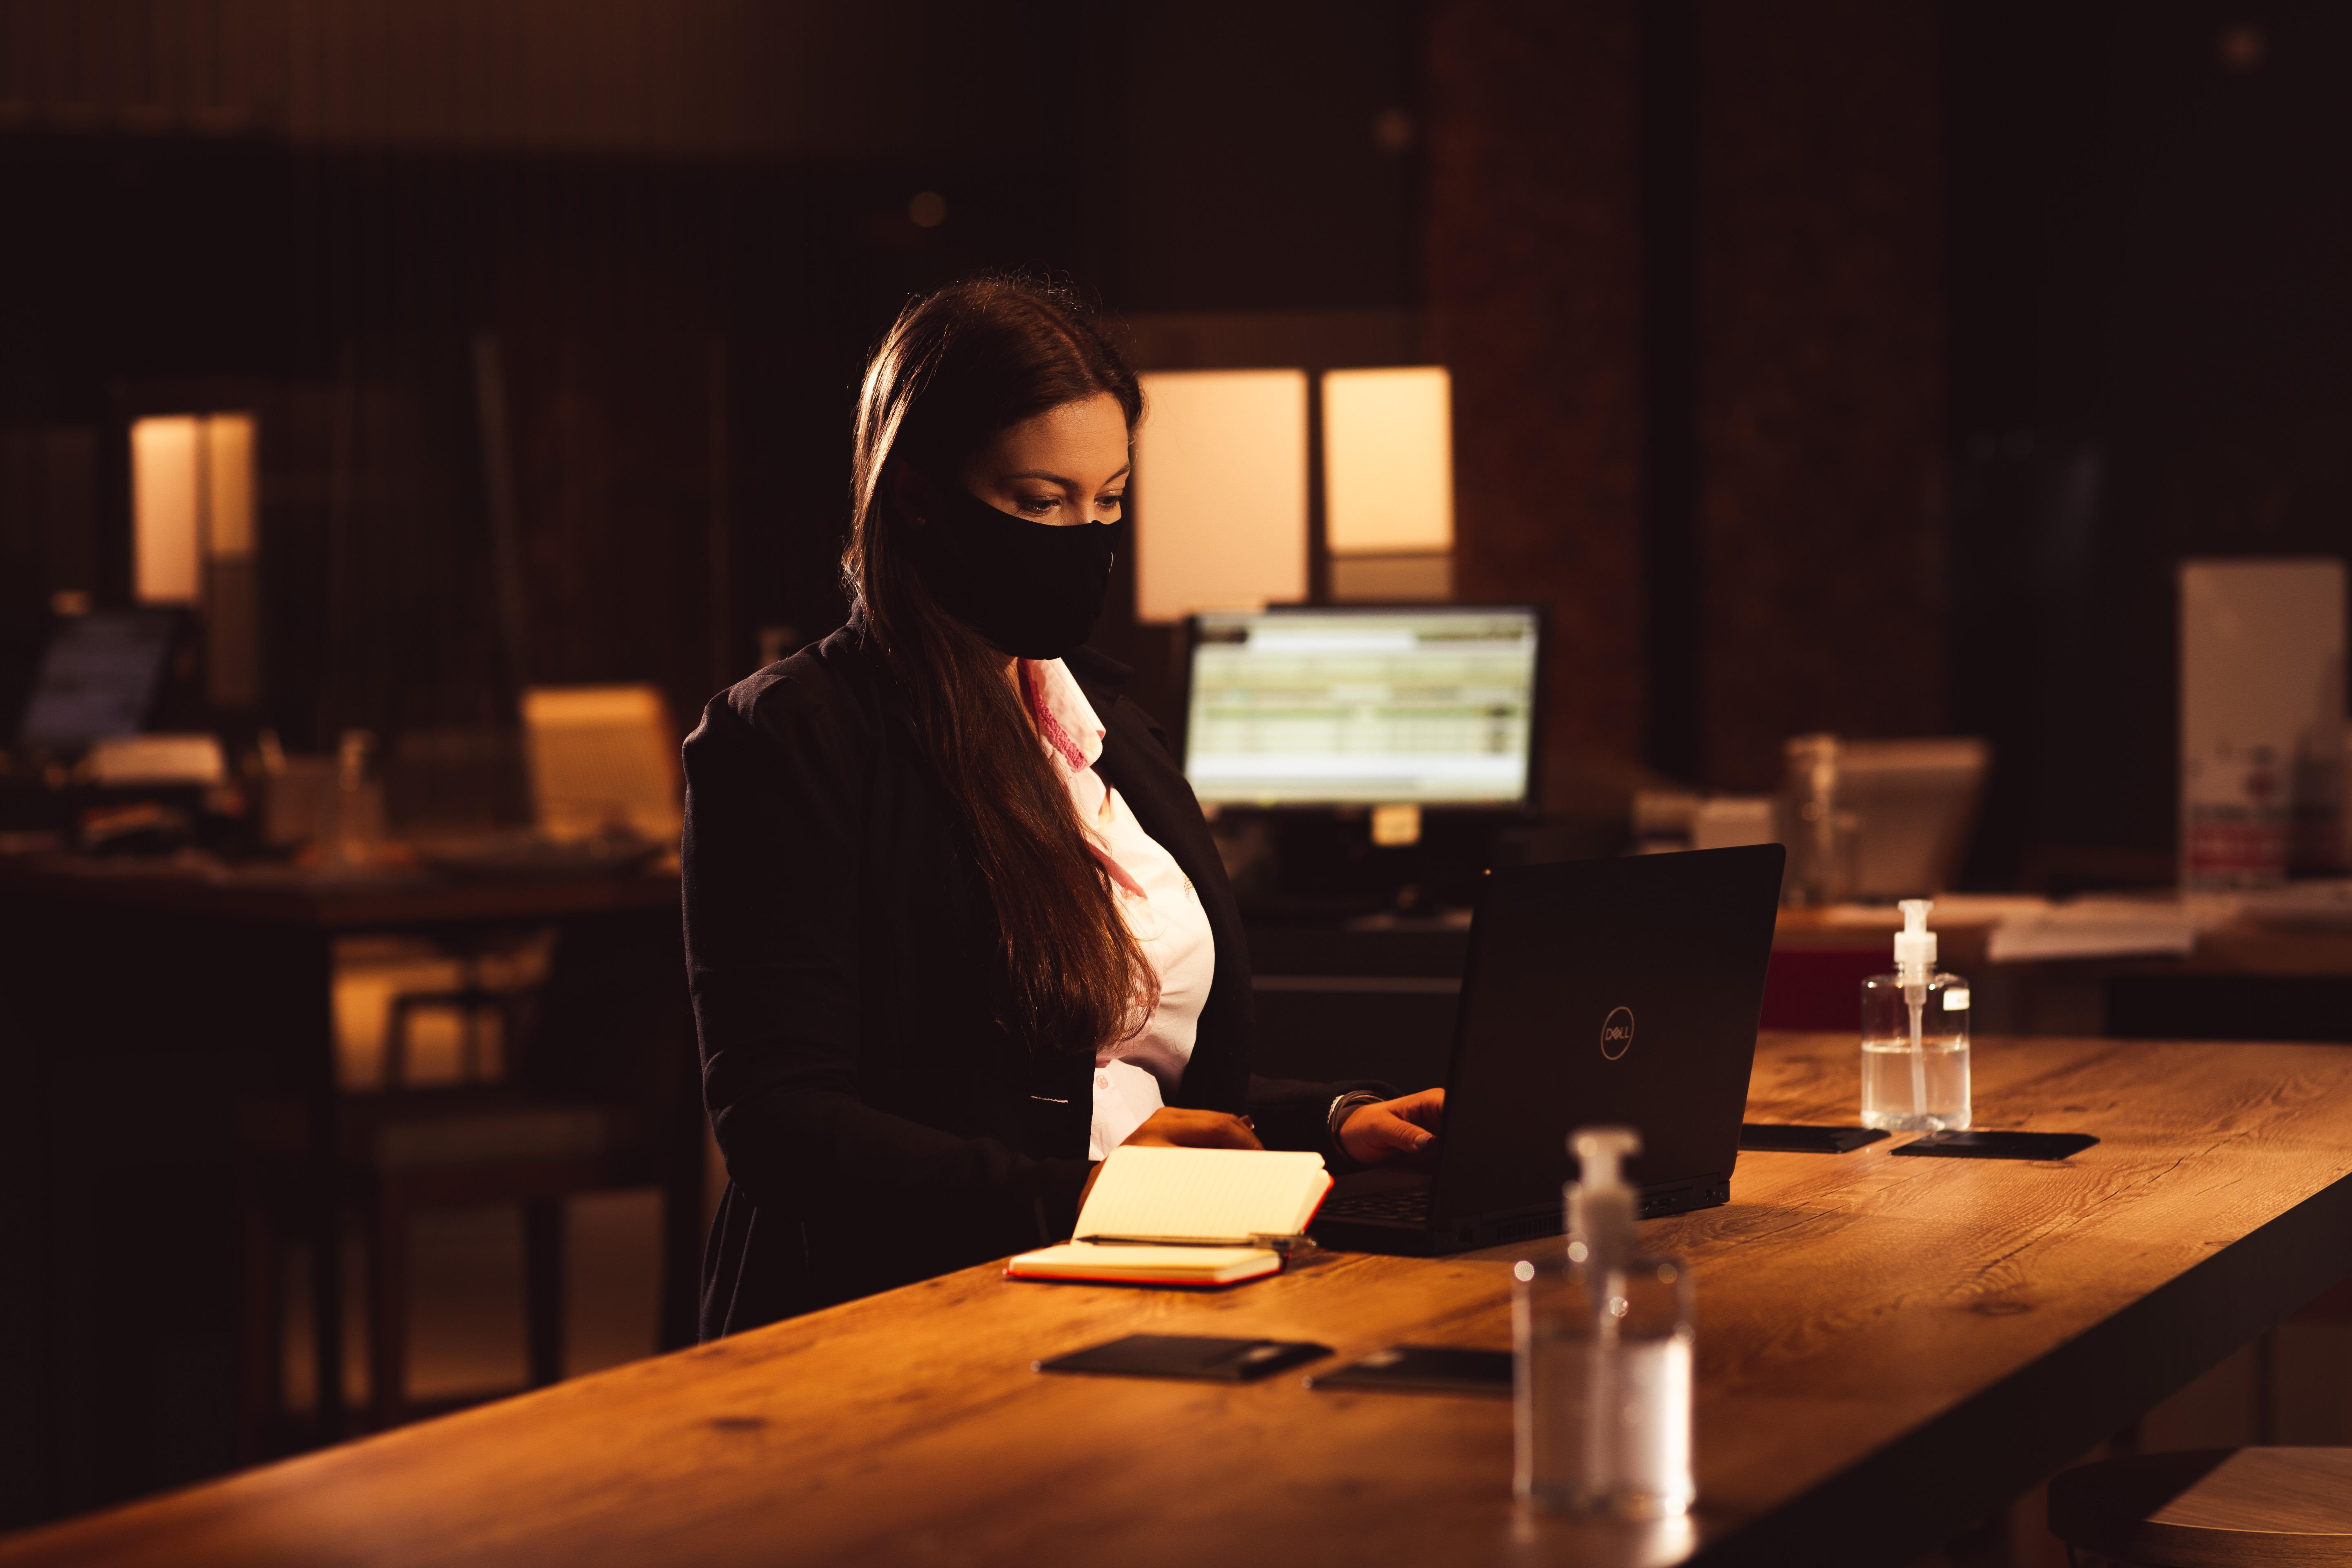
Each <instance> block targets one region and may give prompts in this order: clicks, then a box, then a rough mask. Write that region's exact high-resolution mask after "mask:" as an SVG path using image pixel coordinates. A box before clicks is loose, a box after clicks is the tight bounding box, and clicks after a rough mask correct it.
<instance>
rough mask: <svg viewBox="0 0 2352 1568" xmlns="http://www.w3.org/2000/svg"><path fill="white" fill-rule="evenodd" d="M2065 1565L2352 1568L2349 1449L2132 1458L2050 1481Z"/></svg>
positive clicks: (2351, 1458)
mask: <svg viewBox="0 0 2352 1568" xmlns="http://www.w3.org/2000/svg"><path fill="white" fill-rule="evenodd" d="M2050 1532H2051V1533H2052V1534H2053V1535H2055V1536H2056V1537H2058V1539H2059V1540H2061V1541H2063V1542H2065V1543H2066V1554H2067V1558H2068V1560H2069V1561H2070V1562H2074V1563H2080V1562H2081V1557H2080V1556H2079V1555H2078V1554H2079V1553H2085V1552H2087V1553H2091V1554H2094V1555H2095V1557H2100V1558H2105V1559H2106V1560H2108V1561H2109V1562H2114V1563H2132V1564H2138V1565H2144V1568H2263V1565H2267V1564H2284V1563H2291V1564H2294V1565H2295V1568H2326V1565H2328V1564H2343V1565H2345V1568H2352V1448H2209V1449H2203V1450H2200V1451H2197V1452H2191V1453H2179V1454H2135V1455H2132V1456H2130V1457H2128V1458H2119V1459H2103V1460H2100V1461H2099V1462H2098V1463H2096V1464H2091V1465H2084V1466H2081V1467H2079V1468H2074V1469H2072V1470H2068V1471H2066V1472H2065V1473H2064V1474H2063V1475H2061V1476H2059V1477H2058V1478H2057V1479H2055V1480H2053V1481H2052V1482H2051V1483H2050Z"/></svg>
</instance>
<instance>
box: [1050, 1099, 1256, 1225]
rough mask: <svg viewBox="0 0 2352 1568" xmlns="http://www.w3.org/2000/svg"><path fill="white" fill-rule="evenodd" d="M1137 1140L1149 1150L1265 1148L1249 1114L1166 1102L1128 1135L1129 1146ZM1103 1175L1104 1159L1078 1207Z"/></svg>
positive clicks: (1080, 1196) (1083, 1190) (1090, 1173)
mask: <svg viewBox="0 0 2352 1568" xmlns="http://www.w3.org/2000/svg"><path fill="white" fill-rule="evenodd" d="M1128 1143H1133V1144H1135V1145H1137V1146H1138V1147H1140V1148H1146V1149H1152V1148H1158V1149H1263V1148H1265V1144H1263V1143H1261V1142H1258V1141H1257V1129H1256V1128H1255V1127H1252V1126H1251V1125H1250V1119H1249V1118H1248V1117H1246V1116H1228V1115H1226V1114H1225V1113H1224V1112H1223V1111H1222V1110H1186V1109H1184V1108H1183V1107H1181V1106H1174V1105H1163V1106H1161V1107H1160V1109H1159V1110H1155V1111H1153V1112H1152V1113H1151V1114H1150V1116H1147V1117H1145V1118H1144V1121H1143V1125H1142V1126H1140V1127H1139V1128H1137V1129H1136V1130H1135V1131H1132V1132H1130V1133H1129V1134H1128V1135H1127V1140H1126V1142H1124V1143H1121V1144H1120V1145H1119V1147H1120V1148H1122V1149H1123V1148H1125V1147H1126V1146H1127V1144H1128ZM1101 1174H1102V1162H1101V1161H1099V1160H1097V1161H1096V1162H1095V1168H1094V1169H1093V1170H1091V1171H1088V1172H1087V1184H1086V1185H1085V1186H1084V1187H1082V1188H1080V1189H1079V1190H1078V1207H1080V1208H1085V1207H1086V1206H1087V1199H1088V1198H1089V1197H1091V1196H1093V1195H1094V1190H1095V1178H1096V1177H1097V1176H1099V1175H1101Z"/></svg>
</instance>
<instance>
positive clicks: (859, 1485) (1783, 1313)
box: [0, 1036, 2352, 1568]
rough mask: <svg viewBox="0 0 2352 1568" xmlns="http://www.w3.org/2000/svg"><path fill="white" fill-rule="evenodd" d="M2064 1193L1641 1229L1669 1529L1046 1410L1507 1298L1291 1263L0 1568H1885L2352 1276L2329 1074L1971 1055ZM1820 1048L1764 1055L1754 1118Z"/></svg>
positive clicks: (2213, 1054) (1444, 1325)
mask: <svg viewBox="0 0 2352 1568" xmlns="http://www.w3.org/2000/svg"><path fill="white" fill-rule="evenodd" d="M1977 1068H1978V1095H1979V1106H1980V1107H1982V1108H1983V1110H1984V1113H1985V1116H1984V1119H1985V1120H1986V1121H1989V1122H1991V1123H1993V1124H1996V1125H2001V1126H2018V1125H2023V1126H2028V1127H2032V1128H2036V1129H2041V1130H2045V1131H2075V1130H2079V1131H2095V1132H2096V1133H2098V1134H2099V1135H2100V1136H2101V1137H2102V1138H2103V1139H2104V1140H2105V1141H2104V1142H2101V1143H2100V1144H2099V1145H2098V1146H2096V1147H2095V1148H2093V1149H2090V1150H2088V1151H2085V1152H2084V1153H2082V1154H2079V1155H2077V1156H2075V1157H2074V1159H2073V1160H2072V1161H2069V1162H2067V1163H2064V1164H2017V1163H1995V1162H1977V1161H1965V1160H1918V1159H1906V1158H1899V1157H1895V1156H1893V1155H1891V1154H1889V1153H1888V1152H1887V1151H1886V1146H1885V1145H1879V1146H1876V1147H1874V1148H1873V1149H1868V1150H1864V1151H1862V1152H1857V1153H1854V1154H1850V1155H1844V1156H1834V1157H1833V1156H1822V1155H1801V1154H1762V1153H1750V1154H1747V1155H1743V1156H1742V1157H1741V1159H1740V1162H1739V1166H1738V1172H1737V1173H1736V1174H1735V1176H1734V1178H1733V1183H1732V1201H1731V1203H1730V1204H1729V1205H1726V1206H1724V1207H1720V1208H1715V1209H1708V1210H1704V1211H1701V1212H1699V1213H1697V1214H1693V1215H1682V1216H1678V1217H1676V1218H1674V1219H1668V1220H1660V1221H1656V1222H1654V1223H1653V1224H1651V1225H1647V1226H1643V1235H1644V1237H1645V1239H1648V1240H1650V1241H1652V1242H1653V1243H1654V1245H1656V1246H1658V1247H1662V1248H1664V1249H1668V1250H1672V1251H1675V1252H1678V1253H1681V1254H1683V1255H1684V1256H1685V1257H1686V1258H1690V1259H1691V1260H1692V1261H1693V1263H1694V1264H1695V1266H1696V1279H1697V1288H1698V1323H1699V1342H1698V1375H1699V1388H1698V1423H1697V1468H1698V1479H1699V1495H1700V1508H1699V1511H1698V1513H1697V1514H1696V1518H1695V1519H1694V1520H1693V1521H1692V1528H1691V1530H1690V1531H1689V1532H1688V1533H1687V1534H1683V1533H1681V1527H1680V1526H1668V1527H1664V1528H1660V1529H1646V1530H1645V1529H1643V1528H1640V1527H1628V1526H1618V1525H1609V1524H1599V1523H1591V1522H1580V1521H1567V1520H1556V1519H1523V1518H1522V1517H1520V1516H1519V1515H1518V1514H1517V1512H1516V1510H1514V1508H1513V1505H1512V1503H1511V1500H1510V1468H1511V1467H1510V1456H1511V1411H1510V1405H1509V1403H1508V1402H1507V1401H1503V1400H1489V1399H1473V1398H1454V1397H1445V1396H1436V1395H1402V1394H1391V1395H1381V1394H1317V1393H1311V1392H1308V1391H1307V1390H1306V1389H1305V1388H1303V1387H1302V1386H1301V1384H1300V1381H1299V1379H1298V1377H1297V1376H1296V1375H1285V1376H1282V1377H1278V1378H1275V1379H1272V1380H1269V1381H1268V1382H1266V1383H1264V1384H1253V1385H1248V1386H1241V1387H1226V1386H1223V1385H1211V1384H1186V1383H1152V1382H1149V1381H1141V1380H1124V1379H1104V1378H1055V1377H1047V1376H1042V1375H1040V1374H1038V1373H1034V1372H1032V1371H1031V1370H1030V1366H1029V1363H1031V1361H1032V1360H1034V1359H1035V1358H1038V1357H1041V1356H1047V1355H1053V1354H1056V1353H1059V1352H1065V1351H1069V1350H1075V1349H1077V1348H1079V1347H1081V1346H1084V1345H1087V1344H1091V1343H1095V1342H1099V1341H1102V1340H1105V1339H1109V1338H1112V1337H1115V1336H1117V1335H1119V1334H1124V1333H1130V1332H1135V1331H1164V1332H1177V1333H1210V1334H1245V1335H1271V1336H1277V1337H1282V1338H1305V1339H1313V1340H1319V1341H1321V1342H1324V1343H1327V1344H1329V1345H1331V1346H1333V1347H1334V1348H1335V1349H1336V1350H1337V1351H1338V1352H1339V1353H1340V1355H1342V1356H1348V1355H1354V1354H1358V1353H1360V1352H1365V1351H1369V1350H1370V1349H1373V1348H1375V1347H1377V1346H1380V1345H1382V1344H1386V1343H1390V1342H1395V1341H1400V1340H1410V1341H1419V1342H1440V1343H1457V1344H1477V1345H1488V1346H1496V1347H1499V1346H1503V1345H1507V1343H1508V1342H1509V1339H1510V1321H1509V1319H1510V1314H1509V1299H1510V1297H1509V1292H1510V1278H1509V1260H1510V1259H1511V1258H1513V1257H1514V1256H1517V1255H1518V1253H1519V1252H1521V1251H1523V1250H1524V1249H1523V1248H1511V1249H1506V1248H1497V1249H1494V1250H1492V1251H1488V1252H1484V1253H1478V1254H1473V1255H1470V1256H1467V1257H1463V1258H1446V1259H1434V1260H1422V1259H1409V1258H1371V1257H1360V1256H1346V1255H1335V1256H1328V1257H1326V1258H1322V1259H1320V1260H1318V1261H1317V1262H1314V1263H1312V1264H1310V1265H1308V1266H1307V1267H1305V1268H1300V1269H1298V1270H1297V1271H1296V1272H1294V1273H1292V1274H1289V1275H1286V1276H1284V1277H1282V1278H1279V1279H1273V1280H1268V1281H1265V1282H1263V1283H1259V1284H1254V1285H1249V1286H1244V1287H1242V1288H1241V1289H1235V1290H1232V1291H1229V1292H1222V1293H1212V1294H1200V1295H1194V1294H1182V1293H1178V1292H1174V1291H1145V1290H1133V1289H1110V1288H1097V1287H1087V1286H1049V1285H1038V1284H1028V1283H1019V1282H1013V1281H1008V1280H1005V1279H1002V1278H1001V1277H1000V1275H999V1272H998V1270H997V1268H994V1267H988V1268H972V1269H967V1270H964V1271H963V1272H961V1273H960V1274H953V1275H949V1276H946V1277H944V1278H942V1279H935V1280H930V1281H927V1282H925V1283H923V1284H919V1285H913V1286H909V1287H908V1288H906V1289H900V1290H894V1291H891V1292H889V1293H887V1294H886V1295H882V1296H877V1297H873V1298H870V1299H868V1300H864V1301H857V1302H852V1303H849V1304H848V1305H845V1306H842V1307H837V1308H834V1309H832V1310H827V1311H824V1312H818V1313H813V1314H811V1315H809V1316H807V1317H803V1318H799V1319H794V1320H792V1321H786V1322H783V1323H779V1324H775V1325H772V1326H771V1327H769V1328H765V1329H760V1330H755V1331H751V1332H748V1333H744V1334H740V1335H737V1336H735V1337H734V1338H732V1339H730V1340H726V1341H723V1342H719V1343H717V1344H713V1345H706V1346H702V1347H700V1348H698V1349H696V1350H692V1351H688V1352H681V1353H678V1354H676V1355H671V1356H668V1357H666V1358H663V1359H660V1360H656V1361H652V1362H646V1363H637V1364H635V1365H633V1366H629V1367H625V1368H621V1369H618V1370H615V1371H613V1372H609V1373H600V1374H598V1375H595V1376H593V1377H587V1378H582V1379H578V1380H575V1381H573V1382H572V1383H568V1384H561V1385H559V1386H557V1387H555V1388H552V1389H550V1390H547V1391H544V1392H542V1393H539V1394H530V1395H525V1396H523V1397H520V1398H517V1399H513V1400H509V1401H507V1402H505V1403H503V1404H499V1405H491V1406H488V1407H485V1408H482V1409H478V1410H475V1411H470V1412H467V1413H465V1414H462V1415H454V1416H449V1417H446V1418H445V1419H442V1420H439V1421H436V1422H430V1423H426V1424H425V1425H422V1426H412V1427H408V1428H404V1429H403V1430H401V1431H398V1432H394V1433H392V1434H390V1435H388V1436H381V1437H374V1438H370V1439H367V1440H365V1441H363V1442H360V1443H357V1444H353V1445H352V1446H350V1447H344V1448H340V1449H335V1450H332V1451H330V1452H327V1453H323V1454H317V1455H312V1456H310V1457H307V1458H300V1459H296V1460H291V1461H289V1462H286V1463H284V1464H280V1465H276V1466H272V1467H270V1468H267V1469H262V1470H258V1471H256V1472H253V1473H250V1474H247V1475H244V1476H240V1477H236V1478H234V1479H229V1480H226V1481H220V1482H215V1483H213V1484H210V1485H207V1486H205V1487H201V1488H198V1489H194V1490H192V1491H188V1492H184V1493H182V1494H180V1495H178V1496H174V1497H168V1498H163V1499H158V1500H153V1501H150V1502H144V1503H139V1504H135V1505H132V1506H131V1507H127V1508H123V1509H121V1510H115V1511H113V1512H110V1513H108V1514H104V1515H101V1516H98V1517H95V1518H91V1519H87V1520H83V1521H75V1522H71V1523H68V1524H65V1525H61V1526H58V1527H54V1528H51V1529H48V1530H45V1531H38V1532H36V1533H32V1534H27V1535H25V1536H21V1537H18V1538H16V1539H15V1540H13V1541H7V1542H0V1568H36V1565H40V1568H64V1565H67V1564H80V1563H93V1564H94V1563H109V1564H119V1565H128V1568H137V1565H141V1564H155V1565H157V1568H162V1565H163V1564H170V1565H172V1568H202V1565H205V1564H215V1563H217V1564H223V1565H228V1564H235V1565H236V1568H268V1565H270V1564H280V1563H283V1564H293V1563H320V1562H335V1563H348V1564H370V1563H384V1564H407V1563H422V1562H433V1563H499V1564H532V1563H546V1564H561V1565H562V1568H595V1565H598V1564H605V1563H611V1564H615V1565H621V1564H626V1565H629V1568H637V1565H640V1564H645V1563H663V1564H677V1565H681V1568H683V1565H689V1564H722V1563H724V1564H734V1563H741V1564H746V1565H749V1564H763V1565H764V1564H775V1563H840V1562H856V1563H942V1562H945V1563H999V1562H1004V1563H1016V1562H1017V1563H1036V1564H1051V1563H1107V1562H1116V1563H1134V1564H1147V1563H1202V1562H1214V1563H1297V1562H1316V1563H1326V1562H1355V1561H1362V1562H1390V1561H1405V1560H1414V1561H1422V1562H1431V1563H1535V1562H1574V1563H1610V1564H1631V1563H1636V1562H1639V1563H1650V1564H1659V1565H1664V1564H1667V1563H1676V1562H1682V1561H1690V1562H1695V1563H1706V1564H1718V1563H1723V1564H1727V1563H1758V1564H1775V1565H1778V1564H1784V1563H1795V1562H1805V1563H1878V1564H1886V1565H1888V1568H1897V1565H1900V1564H1903V1563H1910V1562H1913V1561H1915V1560H1916V1559H1917V1558H1918V1557H1919V1556H1921V1555H1922V1554H1923V1553H1924V1552H1927V1551H1929V1550H1932V1549H1933V1548H1934V1547H1935V1546H1937V1544H1938V1543H1939V1542H1942V1541H1944V1540H1946V1539H1948V1537H1950V1536H1951V1535H1953V1534H1954V1533H1956V1532H1958V1531H1960V1530H1962V1529H1964V1528H1966V1527H1968V1526H1969V1525H1970V1524H1972V1523H1974V1522H1976V1521H1978V1520H1979V1519H1980V1518H1982V1517H1983V1516H1984V1515H1986V1514H1987V1513H1989V1512H1991V1511H1993V1510H1996V1509H1998V1508H2000V1507H2001V1506H2003V1505H2004V1504H2006V1503H2007V1502H2008V1501H2009V1500H2011V1498H2013V1497H2015V1496H2016V1495H2018V1494H2019V1493H2021V1492H2022V1491H2024V1490H2025V1489H2028V1488H2030V1487H2031V1486H2032V1485H2033V1484H2035V1483H2036V1482H2037V1481H2039V1480H2040V1479H2042V1478H2043V1477H2045V1476H2047V1475H2049V1474H2051V1473H2052V1472H2053V1471H2055V1470H2057V1469H2058V1468H2062V1467H2063V1466H2064V1465H2065V1464H2067V1463H2069V1462H2071V1461H2072V1460H2074V1458H2077V1457H2078V1456H2080V1455H2081V1454H2083V1453H2084V1452H2085V1451H2087V1450H2089V1449H2090V1448H2091V1447H2094V1446H2095V1444H2097V1443H2099V1442H2100V1441H2102V1440H2103V1439H2105V1437H2106V1436H2109V1435H2110V1434H2112V1433H2113V1432H2114V1431H2116V1429H2117V1428H2118V1427H2120V1426H2123V1425H2124V1424H2125V1423H2126V1422H2128V1421H2130V1420H2131V1419H2133V1418H2134V1417H2136V1416H2137V1415H2139V1414H2140V1413H2141V1412H2143V1411H2145V1410H2147V1408H2149V1407H2150V1406H2152V1405H2155V1404H2156V1403H2158V1401H2159V1400H2161V1399H2162V1398H2163V1397H2165V1396H2166V1395H2167V1394H2169V1393H2171V1392H2172V1391H2173V1390H2175V1389H2177V1388H2179V1387H2180V1386H2181V1385H2182V1384H2186V1383H2187V1382H2189V1380H2190V1379H2191V1378H2193V1377H2194V1376H2196V1375H2197V1374H2198V1373H2200V1372H2202V1371H2203V1370H2205V1369H2206V1368H2207V1367H2210V1366H2211V1365H2212V1364H2214V1363H2217V1362H2219V1361H2220V1360H2221V1358H2222V1357H2224V1356H2225V1355H2227V1354H2229V1353H2230V1352H2231V1351H2232V1350H2233V1349H2235V1348H2236V1347H2237V1346H2239V1345H2241V1344H2242V1343H2244V1342H2247V1341H2248V1340H2251V1339H2252V1337H2253V1336H2254V1335H2255V1334H2257V1333H2259V1332H2260V1331H2262V1330H2263V1329H2264V1328H2265V1327H2267V1326H2268V1325H2269V1324H2271V1323H2272V1322H2274V1321H2277V1320H2278V1319H2279V1318H2281V1317H2283V1316H2284V1315H2285V1314H2286V1313H2287V1312H2289V1311H2291V1310H2294V1308H2296V1307H2297V1306H2299V1305H2300V1304H2302V1302H2303V1301H2305V1300H2308V1299H2309V1298H2310V1297H2311V1296H2312V1295H2314V1294H2315V1293H2317V1292H2318V1291H2319V1290H2320V1289H2323V1288H2324V1287H2325V1286H2326V1285H2327V1284H2329V1283H2331V1282H2332V1281H2333V1280H2335V1279H2337V1278H2339V1277H2340V1276H2342V1275H2344V1274H2346V1273H2347V1272H2352V1052H2347V1051H2342V1050H2338V1049H2334V1048H2330V1047H2296V1046H2243V1045H2173V1046H2163V1045H2158V1046H2150V1045H2147V1044H2141V1043H2133V1044H2125V1043H2118V1042H2106V1041H2096V1040H2032V1041H2022V1042H2017V1041H1988V1042H1985V1043H1984V1044H1983V1045H1982V1046H1981V1047H1980V1048H1979V1058H1978V1063H1977ZM1855 1071H1856V1064H1855V1063H1854V1061H1853V1052H1852V1051H1851V1050H1850V1049H1849V1048H1848V1047H1847V1044H1846V1042H1845V1040H1844V1039H1843V1037H1822V1036H1780V1037H1767V1039H1766V1041H1765V1042H1764V1044H1763V1047H1762V1049H1761V1051H1760V1054H1759V1058H1758V1062H1757V1068H1756V1073H1755V1077H1754V1079H1753V1082H1752V1085H1751V1089H1750V1101H1749V1114H1750V1115H1751V1117H1754V1118H1757V1119H1759V1120H1776V1121H1824V1120H1832V1119H1835V1118H1837V1117H1839V1116H1840V1115H1841V1114H1842V1111H1843V1108H1844V1107H1846V1106H1848V1105H1851V1104H1852V1103H1853V1098H1854V1095H1855V1092H1856V1085H1855V1076H1854V1075H1855Z"/></svg>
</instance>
